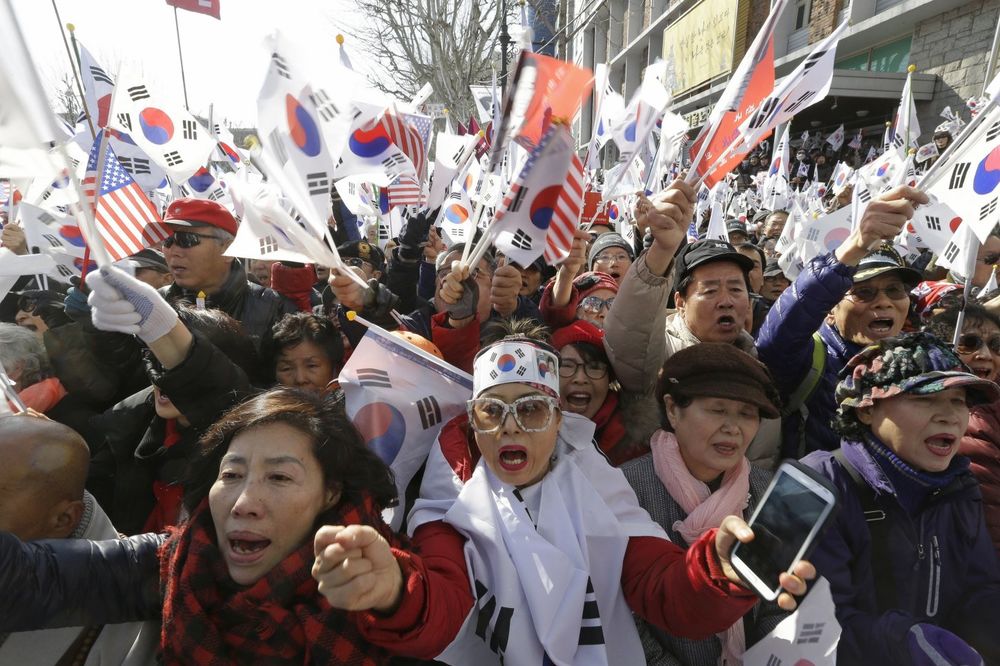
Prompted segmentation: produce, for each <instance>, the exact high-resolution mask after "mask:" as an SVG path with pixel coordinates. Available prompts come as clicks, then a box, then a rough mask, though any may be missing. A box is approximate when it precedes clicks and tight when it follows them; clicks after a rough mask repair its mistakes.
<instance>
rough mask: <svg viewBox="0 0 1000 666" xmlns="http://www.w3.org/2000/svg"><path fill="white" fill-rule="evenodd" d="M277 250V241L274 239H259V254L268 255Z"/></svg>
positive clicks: (266, 237)
mask: <svg viewBox="0 0 1000 666" xmlns="http://www.w3.org/2000/svg"><path fill="white" fill-rule="evenodd" d="M277 249H278V241H276V240H275V239H274V236H264V237H263V238H261V239H260V253H261V254H270V253H272V252H275V251H276V250H277Z"/></svg>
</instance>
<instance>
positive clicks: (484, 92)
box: [469, 86, 493, 123]
mask: <svg viewBox="0 0 1000 666" xmlns="http://www.w3.org/2000/svg"><path fill="white" fill-rule="evenodd" d="M469 92H471V93H472V101H473V102H475V103H476V114H478V115H479V120H480V121H481V122H484V123H488V122H490V121H491V120H492V119H493V90H492V88H490V86H469Z"/></svg>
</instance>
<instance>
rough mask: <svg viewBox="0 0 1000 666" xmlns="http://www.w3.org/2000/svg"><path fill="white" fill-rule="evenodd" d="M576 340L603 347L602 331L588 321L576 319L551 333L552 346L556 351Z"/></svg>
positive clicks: (599, 347)
mask: <svg viewBox="0 0 1000 666" xmlns="http://www.w3.org/2000/svg"><path fill="white" fill-rule="evenodd" d="M576 342H589V343H590V344H592V345H594V346H595V347H597V348H598V349H603V342H604V331H602V330H601V329H599V328H597V327H596V326H594V325H593V324H591V323H590V322H589V321H584V320H583V319H577V320H576V321H574V322H573V323H572V324H570V325H569V326H563V327H562V328H560V329H558V330H556V332H555V333H553V334H552V346H553V347H555V348H556V350H557V351H558V350H561V349H562V348H563V347H565V346H566V345H571V344H573V343H576Z"/></svg>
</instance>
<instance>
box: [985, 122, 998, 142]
mask: <svg viewBox="0 0 1000 666" xmlns="http://www.w3.org/2000/svg"><path fill="white" fill-rule="evenodd" d="M998 136H1000V121H997V122H995V123H993V124H992V125H990V128H989V129H988V130H986V140H987V141H992V140H993V139H995V138H997V137H998Z"/></svg>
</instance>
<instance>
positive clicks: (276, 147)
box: [267, 129, 288, 166]
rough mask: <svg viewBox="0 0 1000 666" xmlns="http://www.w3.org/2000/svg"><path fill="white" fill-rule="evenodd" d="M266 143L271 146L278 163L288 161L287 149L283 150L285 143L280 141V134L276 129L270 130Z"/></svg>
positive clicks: (281, 163) (283, 163)
mask: <svg viewBox="0 0 1000 666" xmlns="http://www.w3.org/2000/svg"><path fill="white" fill-rule="evenodd" d="M267 143H268V145H270V146H271V150H273V151H274V156H275V157H276V158H277V159H278V164H280V165H282V166H284V165H285V162H287V161H288V151H286V150H285V144H284V143H283V142H282V141H281V134H280V133H279V132H278V130H277V129H274V130H271V133H270V134H269V135H268V136H267Z"/></svg>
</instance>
